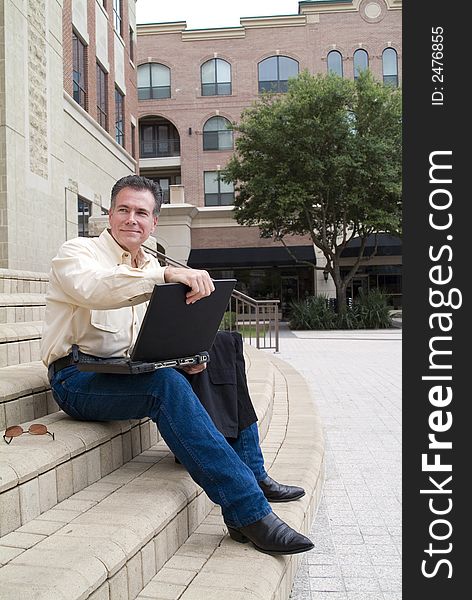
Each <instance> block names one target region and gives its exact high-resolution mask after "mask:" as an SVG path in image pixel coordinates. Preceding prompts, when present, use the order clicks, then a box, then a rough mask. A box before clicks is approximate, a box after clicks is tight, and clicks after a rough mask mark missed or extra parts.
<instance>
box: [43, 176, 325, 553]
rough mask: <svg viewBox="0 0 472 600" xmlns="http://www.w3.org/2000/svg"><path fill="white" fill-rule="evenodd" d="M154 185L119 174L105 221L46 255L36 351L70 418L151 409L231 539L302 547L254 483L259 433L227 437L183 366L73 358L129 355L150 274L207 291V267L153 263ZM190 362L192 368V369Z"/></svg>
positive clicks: (280, 548) (264, 547)
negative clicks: (115, 367)
mask: <svg viewBox="0 0 472 600" xmlns="http://www.w3.org/2000/svg"><path fill="white" fill-rule="evenodd" d="M159 192H160V190H159V187H158V185H157V184H155V183H154V182H153V181H151V180H149V179H146V178H144V177H139V176H136V175H131V176H128V177H124V178H122V179H120V180H119V181H117V182H116V184H115V185H114V186H113V190H112V195H111V206H110V215H109V222H110V229H108V230H105V231H104V232H103V233H102V234H101V235H100V236H99V237H98V238H76V239H73V240H69V241H67V242H65V243H64V244H63V245H62V247H61V248H60V250H59V252H58V254H57V256H56V257H55V258H54V259H53V261H52V268H51V272H50V280H49V289H48V293H47V296H46V316H45V327H44V333H43V339H42V359H43V362H44V363H45V364H46V365H47V366H48V374H49V380H50V382H51V388H52V391H53V395H54V398H55V399H56V401H57V403H58V404H59V406H60V408H62V410H64V412H66V413H67V414H68V415H70V416H71V417H73V418H75V419H82V420H93V421H107V420H115V419H141V418H145V417H149V418H151V419H152V420H153V421H154V422H155V423H156V424H157V427H158V428H159V431H160V432H161V434H162V437H163V439H164V440H165V442H166V443H167V445H168V446H169V448H170V449H171V450H172V452H173V453H174V454H175V456H176V457H177V458H178V460H179V461H180V462H181V463H182V464H183V465H184V466H185V467H186V469H187V470H188V472H189V473H190V475H191V476H192V478H193V479H194V480H195V481H196V482H197V483H198V484H199V485H200V486H201V487H202V488H203V489H204V490H205V492H206V493H207V494H208V496H209V497H210V499H211V500H212V501H213V502H215V503H217V504H219V505H220V506H221V510H222V513H223V518H224V520H225V523H226V525H227V527H228V531H229V534H230V536H231V537H232V538H233V539H234V540H236V541H238V542H247V541H251V542H252V543H253V544H254V546H255V547H256V548H257V549H258V550H260V551H262V552H267V553H270V554H295V553H298V552H305V551H307V550H310V549H311V548H313V543H312V542H311V541H310V540H309V539H308V538H307V537H305V536H304V535H302V534H300V533H298V532H297V531H295V530H294V529H292V528H291V527H290V526H289V525H287V523H285V522H284V521H282V520H281V519H280V518H279V517H277V515H275V514H274V513H273V512H272V509H271V507H270V505H269V503H268V501H267V498H266V497H265V494H264V491H263V490H264V484H263V485H262V487H261V485H259V483H258V481H257V479H256V476H255V475H254V473H253V471H252V470H251V468H250V467H251V466H252V464H253V463H257V460H254V452H255V451H258V452H260V448H259V443H258V440H257V437H256V436H254V435H253V436H252V440H251V439H250V438H251V436H250V435H247V432H246V435H245V434H244V432H243V436H244V435H245V437H244V441H245V442H248V443H244V444H239V445H238V444H235V445H233V446H231V445H230V444H229V443H228V441H227V440H226V439H225V437H224V436H223V435H222V434H221V433H220V432H219V431H218V430H217V428H216V427H215V425H214V423H213V421H212V420H211V418H210V417H209V415H208V413H207V412H206V410H205V409H204V408H203V406H202V404H201V403H200V401H199V399H198V397H197V396H196V395H195V393H194V392H193V391H192V388H191V386H190V384H189V382H188V381H187V379H186V377H185V376H184V374H183V373H180V372H178V371H177V370H176V369H158V370H157V371H154V372H152V373H146V374H140V375H113V374H105V373H93V372H81V371H79V370H78V369H77V367H76V366H75V365H74V364H73V359H72V355H71V348H72V345H73V344H77V345H78V347H79V350H80V352H82V353H83V354H88V355H92V356H98V357H103V358H108V357H111V356H115V357H117V356H129V352H130V348H131V347H132V345H133V344H134V342H135V341H136V335H137V332H138V330H139V326H140V323H141V320H142V318H143V316H144V312H145V304H144V303H145V301H146V300H148V299H149V297H150V294H151V292H152V290H153V288H154V285H155V284H156V283H165V282H167V283H175V282H177V283H183V284H185V285H187V286H188V287H189V291H188V293H187V300H186V301H187V303H188V304H190V303H193V302H197V301H198V300H200V299H201V298H204V297H205V296H208V295H210V294H211V293H212V292H213V290H214V286H213V283H212V280H211V278H210V276H209V274H208V273H207V272H206V271H201V270H196V269H185V268H176V267H169V266H167V267H161V266H160V265H159V263H158V261H157V259H155V258H154V257H152V256H150V255H149V254H146V253H145V252H144V251H143V249H142V248H141V244H142V243H143V242H144V241H145V240H146V239H147V238H148V237H149V235H150V234H151V233H152V232H153V231H154V229H155V227H156V225H157V220H158V213H159V209H160V193H159ZM202 368H203V367H202ZM192 372H194V373H195V372H196V369H190V374H191V373H192ZM251 427H252V428H254V427H256V426H255V424H253V425H251V426H250V428H251ZM250 428H248V429H250ZM251 432H252V433H253V432H254V429H251V431H250V432H249V433H251ZM240 436H241V432H240V434H239V436H238V437H240ZM245 461H247V462H248V463H249V466H248V465H247V464H246V462H245ZM269 479H270V478H269ZM267 485H268V489H266V490H265V491H266V493H267V494H268V496H269V498H270V496H271V495H274V494H275V496H277V493H278V492H277V486H278V485H279V484H277V482H273V480H270V481H269V482H268V484H267ZM284 488H285V489H284ZM280 490H281V492H280V493H282V494H285V493H287V490H288V493H289V496H290V495H291V496H292V497H288V498H285V500H291V499H295V498H296V497H300V491H299V490H301V488H291V487H290V486H282V487H281V488H280ZM290 490H292V491H293V492H294V493H292V494H291V493H290ZM301 494H303V490H301ZM270 499H272V500H273V499H274V498H273V497H272V498H270ZM275 499H277V498H275ZM279 499H280V498H279Z"/></svg>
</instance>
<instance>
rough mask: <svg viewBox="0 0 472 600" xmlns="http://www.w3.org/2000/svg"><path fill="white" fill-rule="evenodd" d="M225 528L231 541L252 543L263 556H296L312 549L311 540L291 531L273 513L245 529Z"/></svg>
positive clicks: (293, 530)
mask: <svg viewBox="0 0 472 600" xmlns="http://www.w3.org/2000/svg"><path fill="white" fill-rule="evenodd" d="M227 527H228V532H229V535H230V536H231V539H233V540H234V541H236V542H240V543H241V544H245V543H247V542H252V543H253V544H254V547H255V548H256V549H257V550H259V551H260V552H264V553H265V554H298V553H299V552H307V551H308V550H311V549H312V548H313V547H314V544H313V542H312V541H311V540H309V539H308V538H307V537H305V536H304V535H302V534H301V533H298V532H297V531H295V529H292V528H291V527H290V526H289V525H287V523H285V521H282V519H280V518H279V517H278V516H277V515H276V514H275V513H273V512H271V513H269V514H268V515H266V516H265V517H264V518H263V519H260V520H259V521H256V522H255V523H251V524H250V525H246V527H239V528H238V529H235V528H234V527H229V526H228V525H227Z"/></svg>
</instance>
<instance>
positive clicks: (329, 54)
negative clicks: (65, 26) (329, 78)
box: [326, 50, 344, 78]
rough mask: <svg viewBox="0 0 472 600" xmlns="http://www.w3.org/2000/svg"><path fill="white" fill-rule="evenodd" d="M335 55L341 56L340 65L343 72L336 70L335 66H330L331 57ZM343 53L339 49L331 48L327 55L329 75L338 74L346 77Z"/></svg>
mask: <svg viewBox="0 0 472 600" xmlns="http://www.w3.org/2000/svg"><path fill="white" fill-rule="evenodd" d="M334 55H338V56H339V57H340V60H341V62H340V67H341V73H338V71H337V70H334V69H333V68H330V66H329V57H330V56H334ZM343 62H344V60H343V55H342V52H340V51H339V50H330V51H329V52H328V54H327V55H326V67H327V71H328V75H331V74H333V75H337V76H338V77H341V78H343V77H344V65H343Z"/></svg>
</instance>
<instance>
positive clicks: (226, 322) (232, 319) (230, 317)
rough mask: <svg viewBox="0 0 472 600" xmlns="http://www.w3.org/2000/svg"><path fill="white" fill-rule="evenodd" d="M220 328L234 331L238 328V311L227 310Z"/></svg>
mask: <svg viewBox="0 0 472 600" xmlns="http://www.w3.org/2000/svg"><path fill="white" fill-rule="evenodd" d="M220 329H222V330H223V331H232V330H233V329H236V313H235V312H234V311H229V310H227V311H226V312H225V314H224V315H223V318H222V319H221V323H220Z"/></svg>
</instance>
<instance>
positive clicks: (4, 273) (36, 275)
mask: <svg viewBox="0 0 472 600" xmlns="http://www.w3.org/2000/svg"><path fill="white" fill-rule="evenodd" d="M0 278H1V279H32V280H34V281H35V280H39V281H48V279H49V274H48V273H41V272H40V271H21V270H18V269H3V268H2V269H0Z"/></svg>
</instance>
